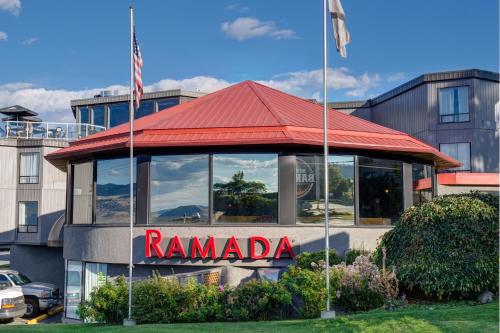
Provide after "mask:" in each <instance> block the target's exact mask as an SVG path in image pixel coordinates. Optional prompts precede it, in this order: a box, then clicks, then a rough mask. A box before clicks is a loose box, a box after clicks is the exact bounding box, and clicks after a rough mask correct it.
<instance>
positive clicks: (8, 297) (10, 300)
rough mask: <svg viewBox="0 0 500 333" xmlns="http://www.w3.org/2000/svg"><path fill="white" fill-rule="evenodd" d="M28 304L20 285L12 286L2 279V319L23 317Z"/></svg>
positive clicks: (0, 305)
mask: <svg viewBox="0 0 500 333" xmlns="http://www.w3.org/2000/svg"><path fill="white" fill-rule="evenodd" d="M25 313H26V304H24V296H23V292H22V291H21V288H20V287H10V286H7V284H6V283H4V282H2V281H1V280H0V321H4V320H10V319H14V318H18V317H22V316H23V315H24V314H25Z"/></svg>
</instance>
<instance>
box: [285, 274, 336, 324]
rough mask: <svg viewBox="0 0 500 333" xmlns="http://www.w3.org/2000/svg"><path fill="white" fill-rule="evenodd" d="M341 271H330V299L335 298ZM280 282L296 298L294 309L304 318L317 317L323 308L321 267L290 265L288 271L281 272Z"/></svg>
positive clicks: (323, 291)
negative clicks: (306, 267)
mask: <svg viewBox="0 0 500 333" xmlns="http://www.w3.org/2000/svg"><path fill="white" fill-rule="evenodd" d="M340 273H341V272H339V271H336V270H331V271H330V299H331V301H332V302H333V301H334V300H335V295H336V291H337V289H338V287H339V285H340V280H341V275H340ZM280 283H281V284H283V285H284V286H286V288H287V289H288V290H289V291H290V292H291V293H292V295H294V297H296V298H297V300H298V302H294V308H295V309H294V310H295V312H296V313H298V314H299V315H300V317H304V318H317V317H319V315H320V313H321V311H322V310H324V309H325V304H326V303H325V302H326V286H325V272H324V271H323V270H322V269H319V268H318V269H316V270H311V269H305V268H300V267H294V266H290V267H289V270H288V272H285V273H283V276H282V277H281V279H280Z"/></svg>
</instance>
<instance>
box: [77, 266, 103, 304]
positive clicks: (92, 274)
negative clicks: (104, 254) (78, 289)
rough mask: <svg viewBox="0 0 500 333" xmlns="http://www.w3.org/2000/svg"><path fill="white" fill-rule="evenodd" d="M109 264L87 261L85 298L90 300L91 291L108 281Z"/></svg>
mask: <svg viewBox="0 0 500 333" xmlns="http://www.w3.org/2000/svg"><path fill="white" fill-rule="evenodd" d="M107 273H108V265H107V264H100V263H95V262H86V263H85V280H84V281H85V289H84V291H85V295H84V298H83V299H84V300H85V301H89V300H90V293H91V292H92V291H93V290H94V289H96V288H99V287H100V286H102V285H104V284H105V283H106V276H107Z"/></svg>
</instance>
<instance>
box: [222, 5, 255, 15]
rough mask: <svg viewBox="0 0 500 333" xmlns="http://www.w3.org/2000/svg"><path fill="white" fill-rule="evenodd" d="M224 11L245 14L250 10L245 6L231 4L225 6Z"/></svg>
mask: <svg viewBox="0 0 500 333" xmlns="http://www.w3.org/2000/svg"><path fill="white" fill-rule="evenodd" d="M226 10H230V11H233V12H238V13H246V12H248V11H249V10H250V8H248V7H247V6H243V5H240V4H239V3H233V4H230V5H227V6H226Z"/></svg>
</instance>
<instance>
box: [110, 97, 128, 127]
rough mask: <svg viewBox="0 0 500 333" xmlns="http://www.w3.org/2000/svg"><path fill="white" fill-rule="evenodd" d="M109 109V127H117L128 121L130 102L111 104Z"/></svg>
mask: <svg viewBox="0 0 500 333" xmlns="http://www.w3.org/2000/svg"><path fill="white" fill-rule="evenodd" d="M108 110H109V127H115V126H118V125H120V124H124V123H126V122H128V116H129V105H128V103H115V104H110V105H109V107H108Z"/></svg>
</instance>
